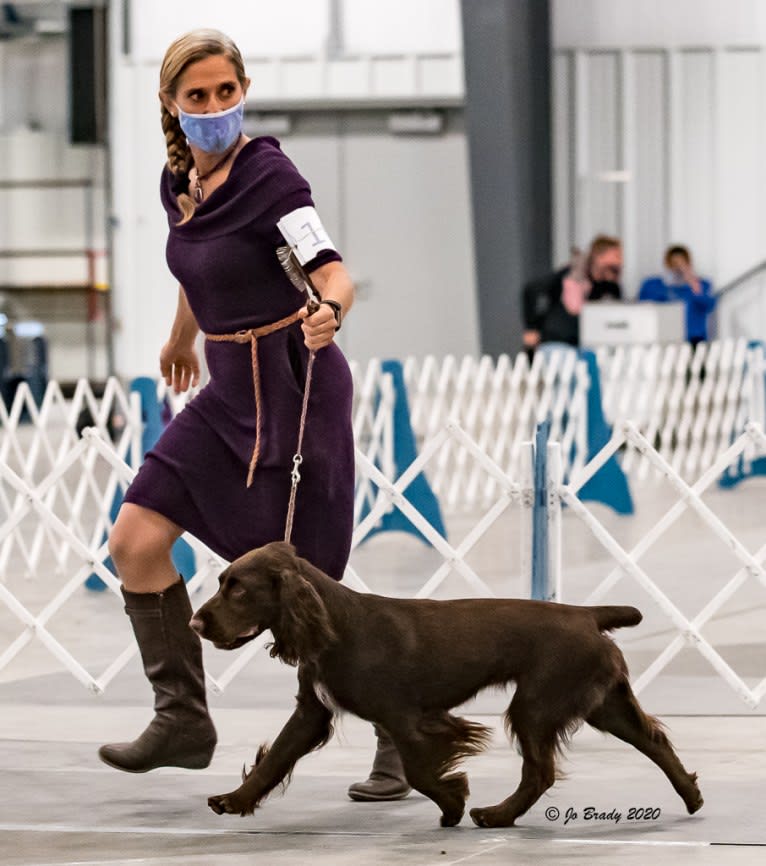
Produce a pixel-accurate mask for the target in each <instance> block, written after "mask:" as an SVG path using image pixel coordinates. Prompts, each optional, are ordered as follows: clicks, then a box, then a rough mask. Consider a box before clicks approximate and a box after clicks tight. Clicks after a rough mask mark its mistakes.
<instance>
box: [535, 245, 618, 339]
mask: <svg viewBox="0 0 766 866" xmlns="http://www.w3.org/2000/svg"><path fill="white" fill-rule="evenodd" d="M621 273H622V244H621V243H620V240H619V238H616V237H612V236H610V235H597V236H596V237H595V238H594V239H593V241H592V242H591V245H590V248H589V250H588V254H587V256H585V259H584V261H583V260H582V257H581V255H580V254H579V252H578V251H574V255H573V259H572V262H571V263H570V264H569V265H567V267H565V268H562V269H561V270H558V271H556V272H554V273H553V274H550V275H549V276H547V277H543V278H542V279H540V280H535V281H533V282H530V283H528V284H527V285H526V286H525V287H524V289H523V293H522V312H523V316H524V334H523V343H524V349H525V350H526V351H527V352H528V354H530V356H531V354H532V353H533V352H534V351H535V349H537V347H538V346H540V345H549V346H550V347H551V348H556V346H558V347H577V346H579V344H580V313H581V311H582V308H583V306H584V304H585V302H586V301H587V302H591V301H599V300H602V299H605V298H606V299H609V298H611V299H613V300H620V299H621V298H622V290H621V288H620V284H619V279H620V275H621Z"/></svg>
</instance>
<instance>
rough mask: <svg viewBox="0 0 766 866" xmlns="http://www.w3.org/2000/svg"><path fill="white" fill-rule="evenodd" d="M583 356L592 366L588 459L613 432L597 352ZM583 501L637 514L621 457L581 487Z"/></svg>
mask: <svg viewBox="0 0 766 866" xmlns="http://www.w3.org/2000/svg"><path fill="white" fill-rule="evenodd" d="M580 357H581V358H582V360H583V361H585V363H586V364H587V365H588V376H589V378H590V387H589V389H588V460H592V459H593V458H594V457H595V456H596V454H598V452H599V451H600V450H601V449H602V448H603V447H604V446H605V445H606V443H607V442H608V441H609V439H610V438H611V436H612V431H611V428H610V427H609V425H608V424H607V423H606V419H605V418H604V409H603V406H602V403H601V375H600V373H599V369H598V363H597V361H596V355H595V354H594V353H593V352H591V351H590V350H588V349H584V350H582V351H581V352H580ZM578 496H579V498H580V499H581V500H583V501H584V502H585V501H591V502H603V503H604V505H608V506H609V507H610V508H613V509H614V510H615V511H616V512H617V513H618V514H633V513H634V511H635V508H634V506H633V497H632V496H631V495H630V486H629V484H628V479H627V477H626V475H625V473H624V472H623V471H622V467H621V466H620V464H619V463H618V462H617V457H616V456H615V455H612V457H610V458H609V460H607V462H606V463H605V464H604V465H603V466H602V467H601V469H599V470H598V472H597V473H596V474H595V475H594V476H593V478H591V479H590V480H589V481H587V482H586V483H585V484H584V485H583V486H582V487H581V488H580V490H579V492H578Z"/></svg>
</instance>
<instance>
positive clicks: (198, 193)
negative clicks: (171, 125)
mask: <svg viewBox="0 0 766 866" xmlns="http://www.w3.org/2000/svg"><path fill="white" fill-rule="evenodd" d="M238 144H239V139H237V140H236V141H235V142H234V144H233V145H232V146H231V148H230V149H229V150H228V151H227V152H226V153H225V154H224V155H223V156H222V157H221V158H220V159H219V160H218V162H217V163H216V164H215V165H214V166H213V167H212V168H211V169H210V171H206V172H205V173H204V174H200V173H199V169H197V174H196V175H195V177H194V189H193V190H192V195H193V196H194V201H195V202H197V204H201V203H202V201H203V199H204V198H205V194H204V192H203V191H202V181H203V180H207V179H208V178H209V177H210V176H211V175H213V174H215V173H216V172H217V171H218V169H219V168H223V166H224V165H225V164H226V163H227V162H228V161H229V158H230V157H231V156H232V154H233V153H234V152H235V151H236V149H237V145H238Z"/></svg>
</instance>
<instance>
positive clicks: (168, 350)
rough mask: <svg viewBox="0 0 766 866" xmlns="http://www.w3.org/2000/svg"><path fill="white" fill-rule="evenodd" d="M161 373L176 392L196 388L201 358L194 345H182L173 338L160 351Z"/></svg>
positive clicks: (179, 392) (166, 382)
mask: <svg viewBox="0 0 766 866" xmlns="http://www.w3.org/2000/svg"><path fill="white" fill-rule="evenodd" d="M160 373H161V374H162V377H163V379H164V380H165V384H166V385H167V386H168V387H170V388H172V389H173V390H174V391H175V393H176V394H181V393H182V392H183V391H188V390H189V388H190V387H192V388H194V387H196V386H197V384H198V382H199V359H198V357H197V352H196V350H195V348H194V345H193V344H192V345H191V346H184V347H181V346H179V345H178V344H177V343H175V342H173V341H172V340H171V341H169V342H167V343H165V345H164V346H163V347H162V351H161V352H160Z"/></svg>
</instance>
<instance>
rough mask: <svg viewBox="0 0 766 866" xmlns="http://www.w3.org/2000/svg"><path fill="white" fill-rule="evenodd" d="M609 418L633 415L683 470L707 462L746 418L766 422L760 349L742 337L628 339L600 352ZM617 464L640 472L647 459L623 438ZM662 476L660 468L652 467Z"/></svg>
mask: <svg viewBox="0 0 766 866" xmlns="http://www.w3.org/2000/svg"><path fill="white" fill-rule="evenodd" d="M597 358H598V365H599V369H600V371H601V381H602V405H603V408H604V414H605V416H606V419H607V421H608V422H609V423H610V424H612V425H618V426H619V425H620V424H622V423H623V422H624V421H625V420H627V419H630V420H631V421H633V422H634V423H635V425H636V427H637V429H639V430H640V431H641V433H642V434H643V436H644V437H645V438H646V439H647V440H648V441H649V442H651V443H652V444H653V445H656V446H657V447H658V450H659V452H660V454H661V455H662V457H663V458H664V459H665V460H667V461H668V463H670V464H671V466H673V468H674V469H675V470H676V471H677V472H679V473H680V474H681V475H683V476H684V477H685V478H692V477H694V476H695V475H696V474H698V473H700V472H701V471H702V470H703V469H705V468H707V467H708V466H710V465H711V463H712V461H713V459H714V457H715V455H716V454H718V453H719V452H721V451H723V450H724V449H726V448H728V446H729V445H730V444H731V443H732V442H733V441H734V439H735V438H736V437H737V436H738V435H739V433H740V432H741V431H742V430H743V429H744V426H745V424H746V423H748V422H749V421H753V422H755V423H758V424H761V425H762V426H763V425H764V424H766V417H765V415H764V388H765V385H764V372H766V369H765V367H764V353H763V348H762V347H761V346H756V347H748V343H747V341H746V340H744V339H742V340H721V341H716V342H712V343H700V344H698V345H697V347H696V350H695V351H692V348H691V346H690V345H689V344H687V343H683V344H681V345H669V346H633V347H629V348H618V349H614V350H610V349H601V350H599V351H598V353H597ZM626 446H627V447H626V451H625V454H624V455H623V458H622V468H623V470H624V471H625V472H626V473H627V474H628V475H630V476H632V477H636V478H638V479H643V478H645V477H647V475H648V474H649V470H650V467H651V465H652V464H651V462H650V461H649V460H648V459H646V458H645V457H643V456H642V454H641V453H640V452H639V451H638V450H637V449H636V448H635V447H634V445H633V443H632V441H628V442H626ZM655 474H656V475H657V477H660V475H659V474H658V473H655Z"/></svg>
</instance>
